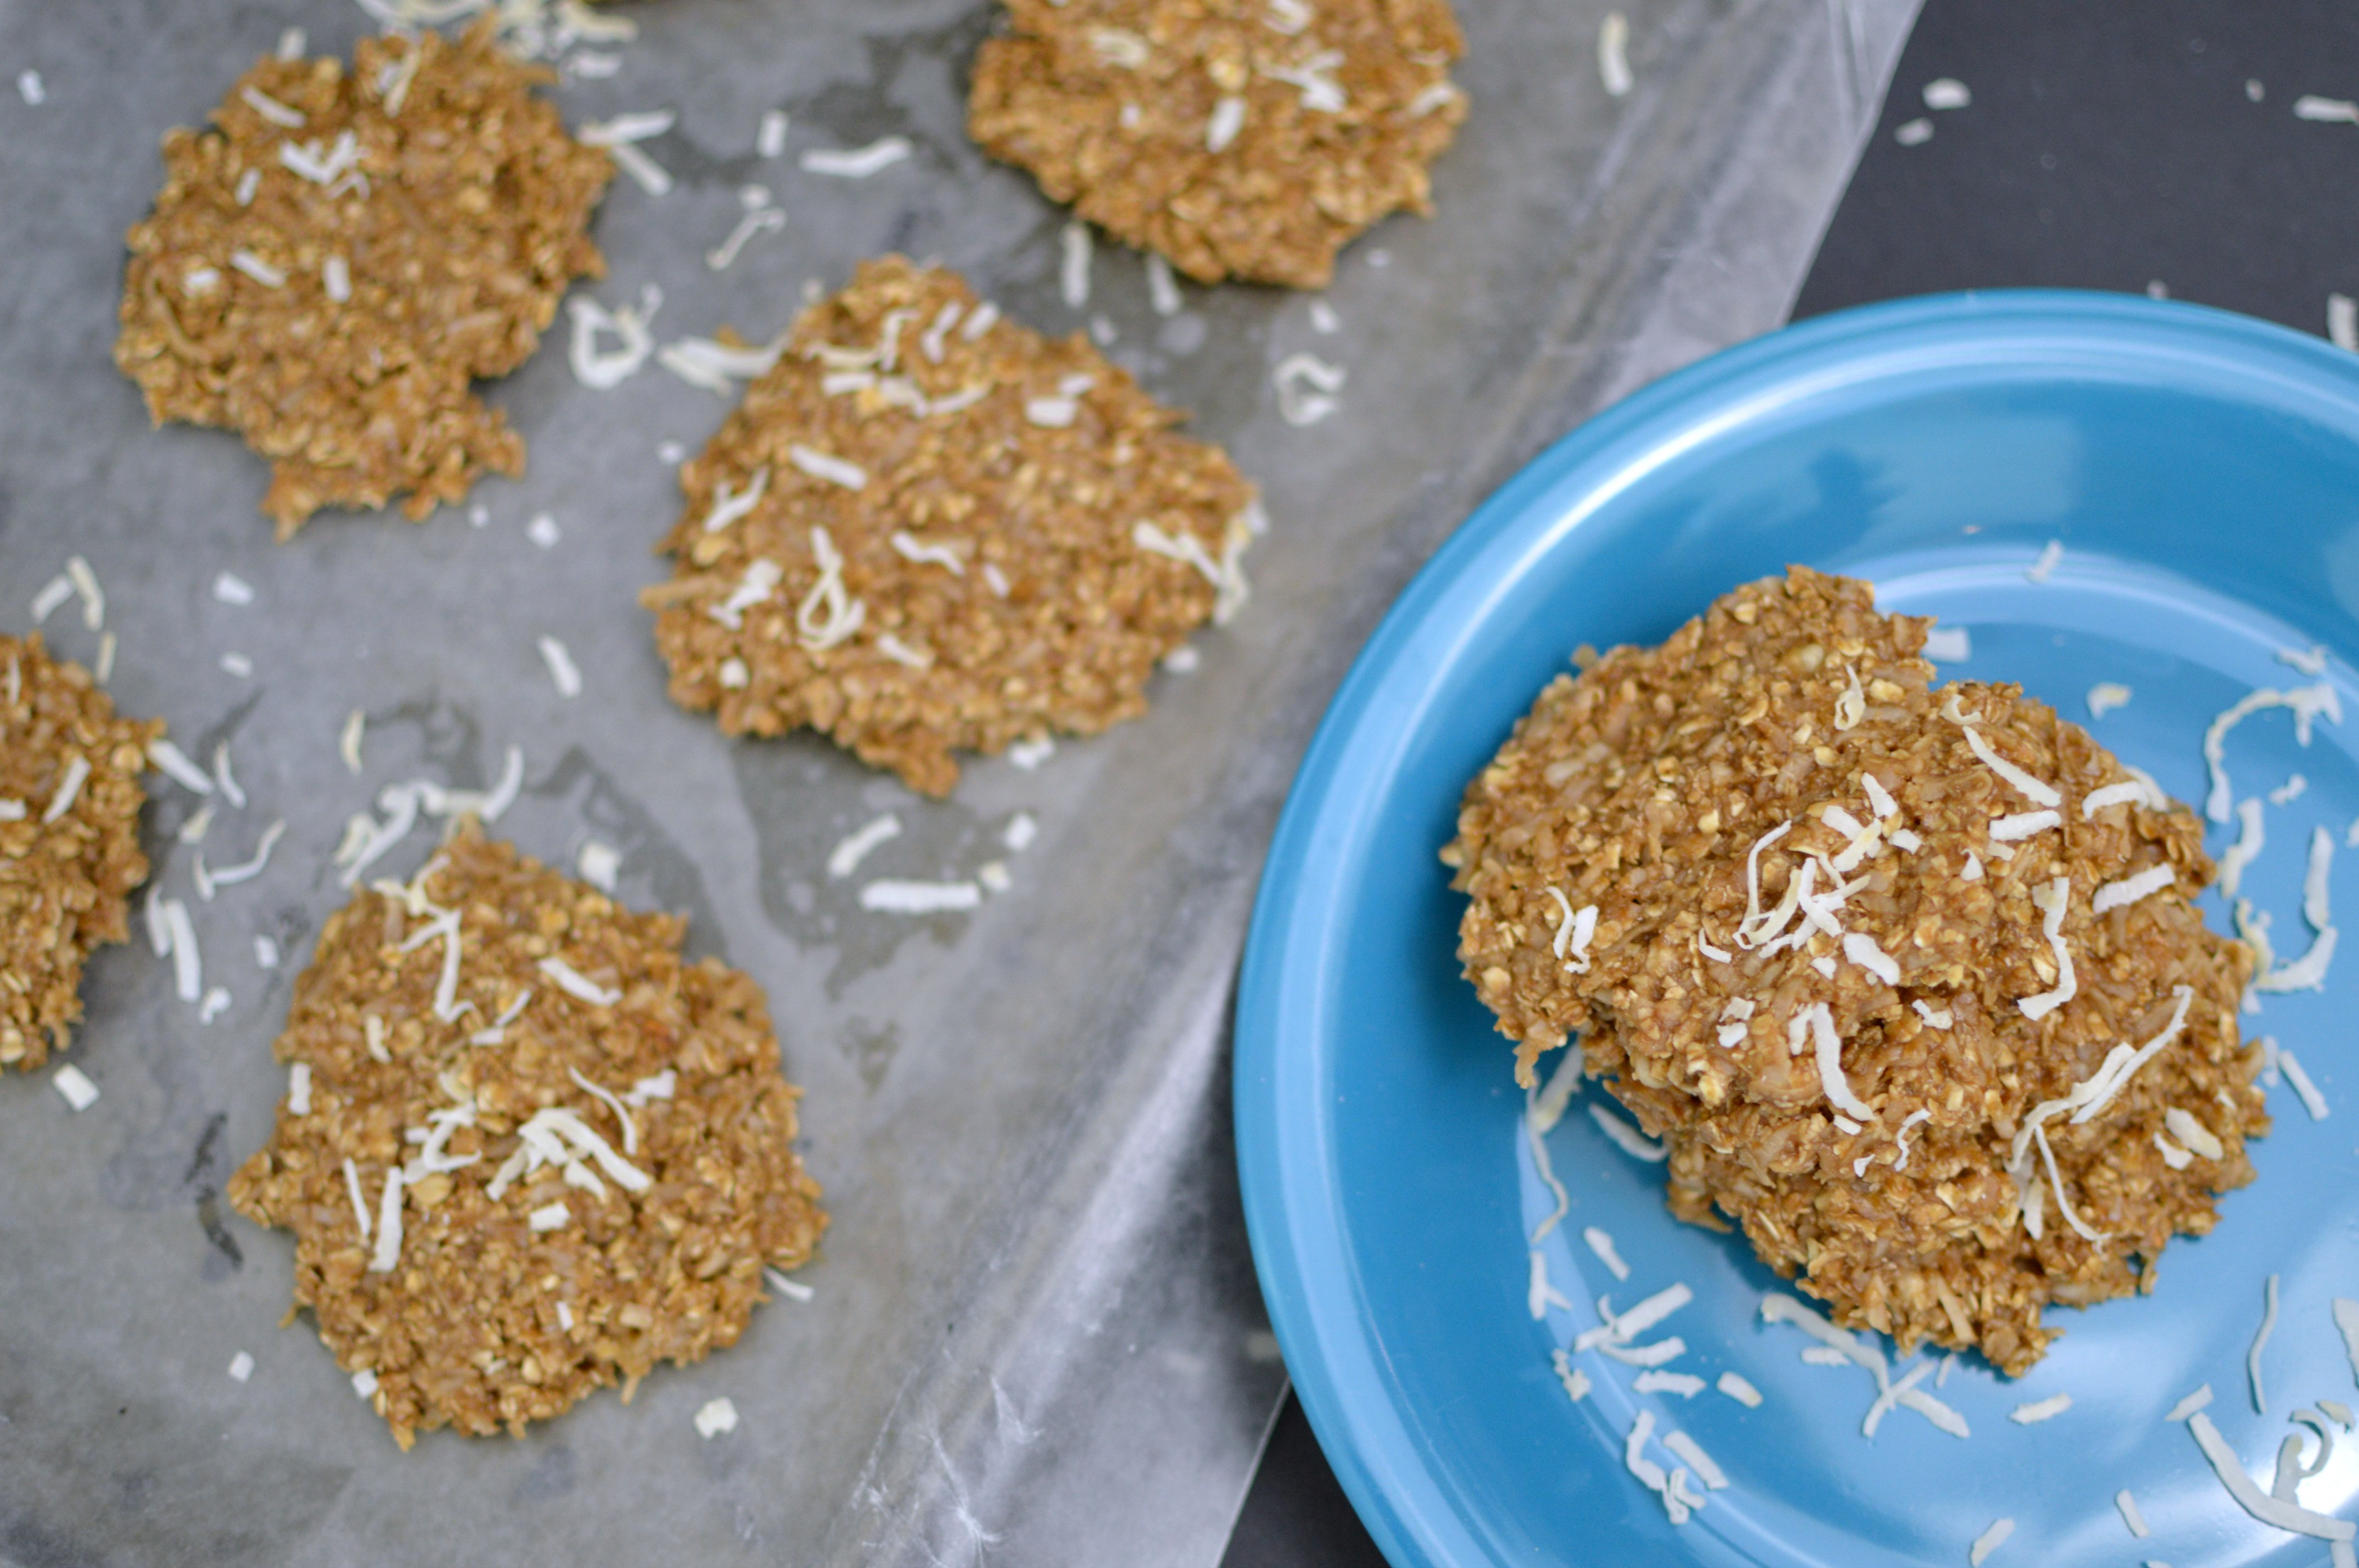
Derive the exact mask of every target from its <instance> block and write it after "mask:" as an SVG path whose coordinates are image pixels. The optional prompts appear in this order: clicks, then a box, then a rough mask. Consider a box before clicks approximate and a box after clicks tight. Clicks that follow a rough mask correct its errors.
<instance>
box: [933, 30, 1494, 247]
mask: <svg viewBox="0 0 2359 1568" xmlns="http://www.w3.org/2000/svg"><path fill="white" fill-rule="evenodd" d="M1007 15H1008V20H1009V22H1010V24H1011V32H1010V34H1009V35H1008V36H1006V37H1004V38H993V39H991V40H990V41H989V42H987V43H985V44H984V46H983V51H982V53H981V54H980V55H978V56H977V57H976V60H975V64H974V85H973V93H972V94H971V95H970V97H969V99H968V104H967V129H968V132H969V134H970V135H972V136H973V137H974V139H975V140H976V142H978V143H979V144H981V146H982V147H983V148H984V151H986V152H988V153H990V154H991V155H992V156H993V157H995V158H1003V159H1005V160H1006V161H1007V162H1009V163H1014V164H1017V165H1020V166H1022V167H1023V168H1025V169H1030V170H1031V171H1032V173H1033V174H1034V175H1035V176H1036V177H1037V178H1038V180H1039V181H1040V187H1041V189H1042V190H1044V191H1047V192H1048V193H1049V198H1050V199H1051V200H1053V201H1064V202H1069V203H1071V205H1072V207H1073V208H1074V210H1075V211H1076V212H1080V213H1081V215H1082V217H1084V218H1087V219H1088V220H1089V221H1090V222H1092V223H1096V224H1098V225H1099V226H1100V227H1102V228H1103V229H1105V230H1106V231H1108V232H1109V233H1111V234H1116V235H1119V236H1120V237H1121V238H1122V239H1123V240H1125V241H1126V242H1127V243H1129V244H1131V245H1137V246H1139V247H1141V248H1143V249H1148V250H1154V251H1158V252H1160V253H1161V254H1162V255H1164V256H1167V257H1169V259H1170V261H1171V263H1172V265H1173V266H1175V267H1179V268H1180V270H1181V271H1182V272H1185V273H1187V274H1188V275H1189V276H1190V277H1191V278H1197V279H1199V280H1200V281H1202V282H1205V283H1217V282H1219V281H1220V280H1221V279H1222V278H1232V277H1234V278H1245V279H1247V280H1249V281H1253V282H1258V283H1280V284H1286V285H1288V286H1290V287H1292V288H1296V289H1323V288H1325V287H1326V286H1327V283H1328V280H1329V278H1331V277H1332V274H1333V272H1334V267H1335V253H1336V252H1337V251H1338V250H1340V249H1341V248H1343V245H1346V244H1348V243H1349V242H1350V241H1351V240H1352V239H1353V237H1354V236H1356V235H1357V234H1360V233H1361V232H1362V231H1363V230H1364V229H1366V228H1367V227H1368V226H1369V225H1370V224H1372V223H1375V222H1376V221H1377V220H1378V219H1379V218H1382V217H1384V216H1385V215H1386V214H1387V213H1389V212H1394V211H1396V210H1397V209H1399V208H1404V207H1405V208H1408V209H1409V210H1410V211H1412V212H1430V211H1431V201H1430V199H1429V196H1428V182H1427V175H1426V169H1427V166H1428V165H1429V164H1430V163H1431V162H1432V161H1433V159H1434V158H1436V157H1438V156H1439V155H1440V152H1441V149H1442V148H1444V147H1448V146H1449V145H1450V138H1451V136H1452V135H1453V134H1455V132H1456V130H1457V127H1458V123H1459V122H1460V121H1461V120H1462V119H1464V118H1465V117H1466V97H1465V94H1464V93H1461V92H1460V91H1459V90H1458V89H1457V88H1456V87H1454V86H1452V85H1451V82H1450V78H1449V69H1450V63H1451V61H1452V60H1456V59H1457V58H1458V57H1459V56H1460V55H1462V54H1463V53H1464V52H1465V49H1466V46H1465V42H1464V40H1463V39H1462V38H1461V37H1460V36H1459V32H1458V22H1457V18H1456V17H1455V16H1452V15H1451V9H1450V6H1449V5H1448V4H1447V3H1446V0H1317V4H1316V5H1313V4H1311V3H1310V0H1009V5H1008V7H1007Z"/></svg>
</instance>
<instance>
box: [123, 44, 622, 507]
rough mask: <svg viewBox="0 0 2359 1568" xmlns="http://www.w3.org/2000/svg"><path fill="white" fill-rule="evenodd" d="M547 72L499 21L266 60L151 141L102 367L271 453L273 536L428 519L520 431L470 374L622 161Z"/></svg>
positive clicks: (546, 314) (523, 337) (494, 464)
mask: <svg viewBox="0 0 2359 1568" xmlns="http://www.w3.org/2000/svg"><path fill="white" fill-rule="evenodd" d="M551 80H554V78H553V76H552V75H551V73H550V72H549V71H547V70H545V69H541V68H537V67H532V66H527V65H524V64H521V63H519V62H517V61H516V60H514V59H512V58H511V57H510V56H509V55H508V54H507V53H506V51H505V50H503V49H501V48H500V47H499V46H498V44H497V43H496V41H495V37H494V33H493V29H492V25H491V24H490V23H489V22H484V23H481V24H478V25H477V26H476V27H474V28H473V29H472V30H471V31H469V32H468V33H467V35H466V36H465V37H464V38H462V39H461V40H459V41H458V42H455V43H453V42H451V41H449V40H447V39H445V38H442V37H441V36H440V34H438V33H435V32H433V31H431V30H426V31H421V32H419V33H418V34H417V35H416V36H414V37H410V38H403V37H398V36H390V35H389V36H387V37H385V38H366V39H364V40H363V41H362V42H361V45H360V47H359V50H358V53H357V55H356V57H355V59H354V62H353V67H352V69H351V70H350V71H347V70H345V69H344V67H343V65H342V62H341V61H339V60H333V59H318V60H310V59H301V58H298V59H292V60H286V59H280V58H278V57H277V56H270V57H266V58H265V59H264V60H261V61H260V62H259V63H257V64H256V65H255V67H254V68H253V69H252V70H250V71H247V72H246V73H245V76H244V77H242V78H241V79H240V80H239V82H238V84H237V86H236V87H235V88H234V89H233V90H232V91H231V93H230V94H229V96H228V97H227V98H225V99H223V102H222V105H221V107H220V108H218V109H216V110H214V111H213V114H212V128H211V129H208V130H203V131H193V130H189V129H186V128H182V129H178V130H174V131H172V132H170V133H169V134H168V135H167V136H165V138H164V168H165V178H164V188H163V191H161V193H160V194H158V197H157V198H156V208H155V211H154V212H151V213H150V214H149V215H148V216H147V218H146V219H145V220H143V221H142V222H140V223H137V224H136V225H134V226H133V228H132V230H131V233H130V236H129V241H130V246H131V258H130V263H129V265H128V266H127V267H126V268H125V273H124V281H123V304H122V308H121V311H120V315H121V319H122V323H123V330H122V333H121V336H120V337H119V338H118V339H117V341H116V343H115V345H114V362H115V364H116V365H119V366H121V367H122V369H123V372H124V374H125V375H126V376H130V377H132V378H133V379H134V380H136V381H137V382H138V383H139V387H140V389H141V391H143V392H144V393H145V394H146V395H147V411H148V414H149V415H150V417H152V418H153V419H155V420H156V422H157V423H158V424H162V423H164V422H165V421H166V420H169V419H183V420H187V421H190V422H191V423H194V424H201V425H218V426H223V427H225V428H227V429H230V430H236V431H238V432H239V433H240V434H241V435H243V436H245V440H246V444H247V445H249V446H251V447H252V448H253V449H254V450H255V452H260V453H261V454H262V455H263V456H265V457H267V458H268V459H270V461H271V484H270V490H269V493H268V494H267V495H266V496H265V497H264V500H263V505H262V509H263V511H264V513H265V514H266V515H267V516H268V517H271V518H272V519H273V520H274V521H275V522H276V523H277V528H278V537H279V538H280V539H287V538H288V537H290V536H291V535H293V533H294V532H295V530H296V529H298V528H300V527H302V526H303V523H304V521H305V519H306V518H308V517H310V516H311V514H312V513H314V512H316V511H317V510H319V509H320V508H321V507H322V506H385V505H386V504H387V503H388V502H390V501H392V500H394V499H396V498H397V497H398V498H401V499H402V509H403V510H404V511H405V512H406V513H408V515H409V516H410V517H418V518H422V517H426V516H427V515H428V514H429V513H430V512H431V511H432V510H433V509H434V507H435V506H436V505H437V504H438V503H440V502H445V501H457V500H459V499H460V498H462V496H464V495H466V493H467V489H468V487H469V486H470V485H473V483H474V481H475V480H476V478H477V477H479V476H480V475H481V474H484V473H486V472H490V473H495V474H511V475H513V474H521V473H523V472H524V458H525V452H524V441H523V438H521V437H520V436H518V435H517V434H516V432H515V431H514V430H510V429H509V428H508V424H507V420H506V416H504V415H503V414H501V413H500V412H499V411H498V410H496V409H494V408H487V407H486V406H485V405H484V403H483V401H482V400H481V399H480V398H478V397H476V396H475V395H474V393H473V391H472V390H471V389H470V387H469V383H470V382H471V381H473V380H474V379H475V378H477V377H482V376H505V375H506V374H507V373H508V372H509V371H511V370H514V369H515V368H516V366H517V365H521V364H523V363H524V362H525V360H526V359H527V358H528V357H530V355H531V354H532V351H533V349H534V347H535V345H536V344H538V342H539V341H540V334H541V332H542V331H543V330H544V329H546V328H547V327H548V325H549V321H550V319H551V318H552V317H553V316H554V315H555V314H556V311H557V301H558V298H559V296H560V295H561V294H563V293H564V291H565V289H566V287H567V285H568V284H570V283H571V281H572V280H573V279H574V278H579V277H585V276H586V277H597V276H599V275H601V274H602V273H603V271H604V263H603V260H602V259H601V257H600V256H599V254H598V247H597V246H596V245H593V244H592V243H591V241H590V238H589V235H588V232H587V231H588V225H589V220H590V212H591V209H592V207H594V206H595V205H596V204H597V202H598V199H599V197H600V195H601V194H602V193H603V191H604V189H605V185H606V181H607V180H608V179H610V178H611V177H612V174H613V170H614V166H613V163H612V161H611V160H610V159H609V158H608V157H607V155H606V154H605V153H604V152H603V151H601V150H599V149H598V148H595V147H584V146H582V145H581V144H579V143H577V142H576V141H574V140H573V138H572V137H571V136H568V135H567V134H566V131H565V126H564V124H563V122H562V121H561V120H560V118H559V115H558V113H557V110H556V108H555V106H554V105H552V104H550V103H547V102H546V101H544V100H542V99H539V98H537V97H535V96H534V95H533V92H532V88H533V87H534V85H535V84H536V83H538V82H547V81H551Z"/></svg>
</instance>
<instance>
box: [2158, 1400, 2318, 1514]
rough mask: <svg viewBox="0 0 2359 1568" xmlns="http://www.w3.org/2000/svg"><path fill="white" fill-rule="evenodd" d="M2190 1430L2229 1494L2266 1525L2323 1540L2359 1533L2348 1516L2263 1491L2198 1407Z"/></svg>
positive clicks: (2191, 1418) (2210, 1420)
mask: <svg viewBox="0 0 2359 1568" xmlns="http://www.w3.org/2000/svg"><path fill="white" fill-rule="evenodd" d="M2187 1429H2188V1431H2189V1432H2191V1433H2193V1434H2194V1437H2195V1442H2196V1445H2197V1446H2198V1447H2200V1448H2201V1449H2202V1450H2203V1457H2204V1458H2205V1459H2207V1460H2209V1461H2210V1462H2211V1465H2212V1472H2213V1474H2215V1475H2218V1476H2219V1477H2220V1484H2221V1485H2222V1486H2225V1487H2226V1488H2227V1489H2228V1495H2229V1496H2230V1497H2234V1498H2235V1499H2236V1502H2237V1504H2238V1505H2239V1506H2240V1507H2242V1508H2244V1510H2245V1512H2246V1513H2248V1514H2250V1515H2252V1516H2253V1517H2254V1518H2255V1519H2259V1520H2260V1521H2261V1522H2262V1523H2263V1524H2267V1525H2274V1526H2276V1527H2277V1529H2279V1530H2291V1531H2293V1532H2295V1533H2296V1534H2299V1535H2309V1536H2315V1537H2317V1538H2318V1539H2319V1540H2321V1541H2349V1540H2351V1539H2352V1537H2353V1536H2354V1534H2359V1529H2354V1526H2353V1525H2352V1523H2351V1521H2350V1520H2349V1519H2332V1518H2330V1517H2328V1516H2327V1515H2325V1514H2320V1513H2312V1512H2311V1511H2310V1509H2308V1508H2302V1507H2300V1506H2299V1504H2295V1503H2288V1502H2285V1501H2282V1500H2280V1499H2278V1498H2276V1497H2270V1496H2269V1495H2268V1494H2267V1492H2264V1491H2262V1490H2261V1488H2260V1487H2259V1486H2257V1485H2256V1484H2255V1483H2254V1480H2253V1478H2252V1477H2251V1476H2250V1475H2246V1474H2245V1465H2244V1461H2243V1460H2241V1459H2239V1458H2237V1457H2236V1451H2235V1450H2234V1448H2232V1447H2230V1446H2229V1443H2228V1440H2227V1439H2226V1438H2224V1437H2222V1436H2221V1435H2220V1429H2219V1428H2218V1427H2216V1426H2213V1425H2212V1418H2211V1417H2210V1416H2207V1415H2205V1414H2203V1413H2202V1411H2201V1410H2197V1411H2196V1412H2195V1413H2194V1414H2192V1415H2190V1416H2189V1417H2188V1418H2187Z"/></svg>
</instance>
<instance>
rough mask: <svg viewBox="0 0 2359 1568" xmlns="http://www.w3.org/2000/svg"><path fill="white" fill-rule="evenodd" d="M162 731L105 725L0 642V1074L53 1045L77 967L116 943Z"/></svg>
mask: <svg viewBox="0 0 2359 1568" xmlns="http://www.w3.org/2000/svg"><path fill="white" fill-rule="evenodd" d="M163 733H164V724H163V721H162V720H160V719H151V720H146V721H142V720H138V719H126V718H121V717H118V716H117V715H116V713H115V712H114V702H111V701H110V700H109V699H108V697H107V695H106V693H105V692H104V691H102V690H101V689H100V688H99V686H98V684H97V682H96V681H93V680H92V678H91V673H90V671H89V670H84V669H83V668H82V666H81V665H79V664H76V663H74V662H73V661H71V659H52V658H50V657H49V650H48V649H47V648H44V647H42V646H41V634H40V633H38V632H34V633H32V634H30V635H28V636H27V637H22V638H18V637H0V1068H7V1067H20V1068H23V1069H24V1070H25V1071H27V1072H28V1073H29V1072H31V1071H32V1070H33V1069H34V1068H37V1067H38V1066H40V1065H41V1063H42V1062H46V1061H47V1060H49V1047H50V1044H51V1042H52V1041H54V1042H55V1044H56V1047H57V1049H58V1050H60V1051H63V1050H64V1049H65V1048H66V1045H67V1043H68V1040H67V1029H68V1026H70V1025H71V1024H72V1023H73V1022H74V1021H75V1020H76V1019H78V1018H81V1017H82V997H81V996H80V995H79V992H80V990H81V986H82V960H83V959H85V958H87V957H89V956H90V953H91V950H92V948H95V947H96V946H97V945H98V944H99V943H100V942H121V941H122V940H123V939H124V937H125V931H126V927H125V919H124V916H125V898H126V896H127V895H128V894H129V893H130V891H131V889H133V888H134V887H137V886H139V884H140V883H141V882H143V881H145V880H147V856H146V855H142V854H141V853H140V852H139V808H140V806H141V805H143V804H144V803H145V802H146V801H147V791H146V789H145V788H144V787H143V786H142V784H141V782H140V775H141V774H142V773H144V772H145V771H146V770H147V746H148V743H149V742H150V741H153V740H156V739H158V737H160V736H161V735H163Z"/></svg>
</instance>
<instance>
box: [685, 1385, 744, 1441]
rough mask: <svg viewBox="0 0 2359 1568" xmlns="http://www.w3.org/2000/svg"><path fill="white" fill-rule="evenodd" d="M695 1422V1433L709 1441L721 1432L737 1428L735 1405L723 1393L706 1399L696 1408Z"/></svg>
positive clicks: (733, 1430) (732, 1430)
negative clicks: (719, 1396) (718, 1396)
mask: <svg viewBox="0 0 2359 1568" xmlns="http://www.w3.org/2000/svg"><path fill="white" fill-rule="evenodd" d="M695 1424H696V1435H697V1436H699V1437H701V1438H703V1439H704V1440H705V1441H706V1442H708V1443H710V1442H711V1441H712V1439H714V1438H716V1437H719V1436H720V1435H722V1434H723V1432H735V1431H736V1430H737V1407H736V1406H735V1405H734V1404H731V1403H730V1402H729V1399H728V1398H727V1396H725V1395H724V1396H723V1397H722V1398H720V1399H707V1400H705V1401H704V1403H703V1404H702V1405H701V1406H699V1407H698V1409H697V1412H696V1423H695Z"/></svg>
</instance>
